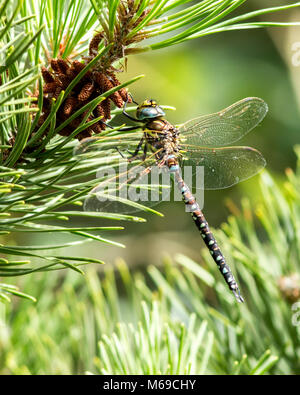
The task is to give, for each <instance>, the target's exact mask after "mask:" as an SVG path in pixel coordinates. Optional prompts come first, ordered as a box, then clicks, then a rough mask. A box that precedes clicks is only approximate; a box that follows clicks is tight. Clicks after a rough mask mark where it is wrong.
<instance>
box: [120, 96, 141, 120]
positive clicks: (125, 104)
mask: <svg viewBox="0 0 300 395" xmlns="http://www.w3.org/2000/svg"><path fill="white" fill-rule="evenodd" d="M127 103H128V99H127V100H126V102H125V103H124V106H123V114H124V115H125V117H127V118H129V119H131V120H132V121H134V122H141V123H144V121H141V120H140V119H137V118H135V117H132V116H131V115H129V114H128V113H127V112H126V106H127Z"/></svg>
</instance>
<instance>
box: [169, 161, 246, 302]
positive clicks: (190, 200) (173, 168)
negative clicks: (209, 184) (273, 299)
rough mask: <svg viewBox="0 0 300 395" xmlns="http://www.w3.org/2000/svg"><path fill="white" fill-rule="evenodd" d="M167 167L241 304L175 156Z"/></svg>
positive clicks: (222, 256)
mask: <svg viewBox="0 0 300 395" xmlns="http://www.w3.org/2000/svg"><path fill="white" fill-rule="evenodd" d="M166 162H167V166H168V168H169V171H170V172H171V173H173V174H174V175H175V180H176V182H177V186H178V188H179V190H180V192H181V194H182V198H183V201H184V203H185V204H186V205H187V206H188V208H189V210H188V211H189V212H191V214H192V217H193V220H194V222H195V225H196V226H197V228H198V230H199V231H200V233H201V236H202V238H203V240H204V242H205V244H206V246H207V248H208V249H209V251H210V253H211V256H212V258H213V259H214V261H215V262H216V264H217V266H218V268H219V270H220V272H221V273H222V276H223V277H224V279H225V281H226V283H227V285H228V287H229V288H230V290H231V291H232V292H233V293H234V295H235V297H236V299H237V300H238V301H239V302H243V301H244V299H243V297H242V296H241V294H240V290H239V287H238V285H237V282H236V280H235V278H234V276H233V274H232V272H231V270H230V267H229V266H228V265H227V263H226V261H225V257H224V255H223V254H222V252H221V250H220V248H219V246H218V243H217V241H216V239H215V237H214V235H213V234H212V232H211V231H210V229H209V225H208V222H207V221H206V219H205V217H204V215H203V213H202V211H201V209H200V207H199V205H198V203H197V202H196V199H195V198H194V196H193V195H192V193H191V191H190V189H189V187H188V186H187V185H186V183H185V182H184V180H183V179H182V177H181V175H180V170H179V165H178V162H177V159H176V157H175V155H169V156H168V159H167V161H166Z"/></svg>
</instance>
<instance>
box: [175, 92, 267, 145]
mask: <svg viewBox="0 0 300 395" xmlns="http://www.w3.org/2000/svg"><path fill="white" fill-rule="evenodd" d="M267 112H268V105H267V103H265V102H264V101H263V100H262V99H260V98H258V97H247V98H246V99H243V100H240V101H238V102H237V103H234V104H232V105H231V106H229V107H227V108H225V109H224V110H222V111H219V112H217V113H215V114H209V115H204V116H202V117H198V118H195V119H192V120H190V121H187V122H186V123H184V124H183V125H181V126H180V127H179V131H180V136H181V140H182V142H183V143H186V144H190V145H198V146H202V147H203V146H204V147H213V146H223V145H229V144H232V143H234V142H236V141H238V140H239V139H240V138H242V137H243V136H244V135H245V134H247V133H248V132H250V130H252V129H253V128H255V126H257V125H258V124H259V123H260V122H261V121H262V119H263V118H264V117H265V115H266V113H267Z"/></svg>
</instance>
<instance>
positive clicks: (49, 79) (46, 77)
mask: <svg viewBox="0 0 300 395" xmlns="http://www.w3.org/2000/svg"><path fill="white" fill-rule="evenodd" d="M41 71H42V76H43V80H44V81H45V82H46V83H50V82H54V81H55V79H54V77H53V75H52V73H50V71H49V70H48V69H46V67H44V66H43V67H42V69H41Z"/></svg>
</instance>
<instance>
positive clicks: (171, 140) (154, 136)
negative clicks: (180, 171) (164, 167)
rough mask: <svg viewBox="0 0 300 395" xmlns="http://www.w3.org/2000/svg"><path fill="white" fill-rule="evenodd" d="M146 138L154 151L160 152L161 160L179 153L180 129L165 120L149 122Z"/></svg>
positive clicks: (145, 129) (146, 128)
mask: <svg viewBox="0 0 300 395" xmlns="http://www.w3.org/2000/svg"><path fill="white" fill-rule="evenodd" d="M144 138H145V140H146V141H147V143H148V145H150V146H151V148H152V150H159V151H160V153H159V157H160V159H162V158H165V159H166V158H167V156H168V155H171V154H173V155H176V154H177V153H178V152H179V138H178V129H177V128H176V127H175V126H174V125H172V124H171V123H170V122H169V121H167V120H166V119H164V118H160V119H153V120H148V122H146V124H145V127H144Z"/></svg>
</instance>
